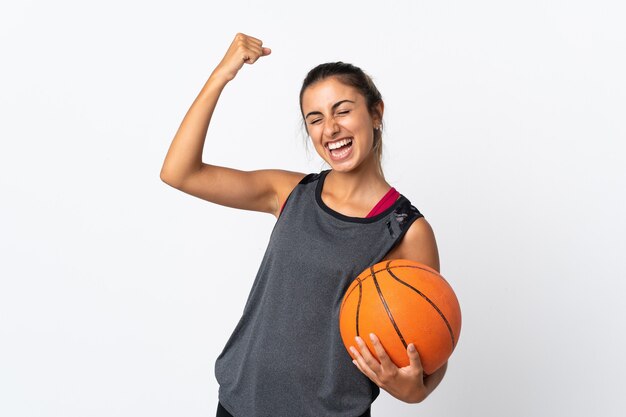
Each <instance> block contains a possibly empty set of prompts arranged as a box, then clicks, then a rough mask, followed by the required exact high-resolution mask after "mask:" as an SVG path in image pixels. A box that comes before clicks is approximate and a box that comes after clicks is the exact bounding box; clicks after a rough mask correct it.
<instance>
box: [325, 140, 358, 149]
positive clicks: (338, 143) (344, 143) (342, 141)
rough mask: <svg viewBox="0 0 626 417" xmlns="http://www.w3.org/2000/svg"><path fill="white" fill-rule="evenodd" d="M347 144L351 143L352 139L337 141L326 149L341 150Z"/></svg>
mask: <svg viewBox="0 0 626 417" xmlns="http://www.w3.org/2000/svg"><path fill="white" fill-rule="evenodd" d="M348 143H352V139H342V140H340V141H337V142H333V143H329V144H328V148H329V149H337V148H341V147H342V146H344V145H347V144H348Z"/></svg>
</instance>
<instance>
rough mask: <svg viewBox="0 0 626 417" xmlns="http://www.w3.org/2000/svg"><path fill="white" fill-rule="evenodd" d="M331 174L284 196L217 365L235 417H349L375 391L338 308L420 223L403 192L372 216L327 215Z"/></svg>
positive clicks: (223, 396)
mask: <svg viewBox="0 0 626 417" xmlns="http://www.w3.org/2000/svg"><path fill="white" fill-rule="evenodd" d="M328 172H330V170H325V171H322V172H320V173H311V174H309V175H307V176H305V177H304V178H303V179H302V180H301V181H300V183H299V184H298V185H297V186H296V187H295V188H294V189H293V190H292V191H291V193H290V194H289V197H288V198H287V201H286V204H285V205H284V209H283V212H282V213H281V214H280V216H279V218H278V220H277V221H276V224H275V225H274V228H273V230H272V233H271V235H270V238H269V243H268V246H267V249H266V252H265V254H264V256H263V260H262V261H261V265H260V267H259V270H258V272H257V275H256V278H255V280H254V283H253V284H252V288H251V290H250V293H249V295H248V300H247V301H246V304H245V306H244V309H243V314H242V316H241V318H240V320H239V322H238V324H237V326H236V327H235V329H234V331H233V333H232V334H231V336H230V338H229V339H228V341H227V342H226V345H225V346H224V348H223V350H222V352H221V353H220V355H219V356H218V358H217V360H216V361H215V368H214V369H215V377H216V379H217V381H218V383H219V385H220V387H219V395H218V397H219V402H220V403H221V404H222V405H223V406H224V407H225V408H226V409H227V410H228V412H230V413H231V414H233V415H234V416H235V417H320V416H324V417H355V416H358V415H361V414H362V413H363V412H364V411H365V410H367V409H368V408H369V407H370V405H371V403H372V402H373V401H374V400H375V399H376V397H377V396H378V395H379V393H380V389H379V387H378V386H377V385H376V384H375V383H373V382H372V381H371V380H370V379H369V378H368V377H367V376H365V375H364V374H363V373H361V371H359V370H358V368H357V367H356V366H355V365H354V364H353V363H352V358H351V357H350V354H349V353H348V351H347V350H346V348H345V346H344V345H343V342H342V339H341V334H340V332H339V308H340V306H341V301H342V299H343V296H344V293H345V291H346V289H347V288H348V286H349V285H350V283H351V282H352V280H354V279H355V278H356V277H357V276H358V275H359V274H360V273H361V272H362V271H363V270H364V269H365V268H368V267H370V266H372V265H374V264H376V263H378V262H380V261H381V260H382V259H383V258H384V257H385V255H386V254H387V253H388V252H389V251H390V250H391V249H393V248H394V247H395V246H396V245H397V244H398V243H399V242H400V240H401V239H402V237H403V236H404V233H406V231H407V230H408V228H409V226H410V225H411V224H412V223H413V221H415V220H416V219H418V218H420V217H423V216H422V214H421V213H420V212H419V210H418V209H417V208H415V207H414V206H413V205H412V204H411V202H410V201H409V200H408V199H407V198H406V197H405V196H403V195H402V194H400V197H399V198H398V199H397V200H396V201H395V202H394V203H393V204H392V205H391V206H390V207H388V208H387V209H385V210H384V211H383V212H381V213H378V214H376V215H374V216H372V217H367V218H361V217H351V216H346V215H344V214H341V213H339V212H337V211H334V210H333V209H331V208H330V207H328V206H326V204H325V203H324V201H323V200H322V197H321V195H322V187H323V184H324V179H325V177H326V175H327V174H328ZM354 346H355V347H356V346H357V345H356V342H355V344H354Z"/></svg>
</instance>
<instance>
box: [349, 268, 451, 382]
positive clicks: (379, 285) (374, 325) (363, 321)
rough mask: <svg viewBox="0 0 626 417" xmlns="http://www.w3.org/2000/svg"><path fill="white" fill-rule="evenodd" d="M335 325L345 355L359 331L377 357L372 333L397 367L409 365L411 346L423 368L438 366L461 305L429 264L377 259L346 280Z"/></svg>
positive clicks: (447, 352)
mask: <svg viewBox="0 0 626 417" xmlns="http://www.w3.org/2000/svg"><path fill="white" fill-rule="evenodd" d="M339 330H340V332H341V338H342V340H343V344H344V345H345V347H346V349H347V350H348V353H349V354H350V356H352V358H353V359H356V357H354V356H353V355H352V353H351V352H350V350H349V347H350V346H354V347H355V348H357V349H358V345H357V344H356V341H355V340H354V338H355V336H360V337H361V338H362V339H363V341H364V342H365V344H366V345H367V347H368V348H369V350H370V352H371V353H372V355H373V356H374V357H375V358H376V359H378V360H379V362H380V359H379V358H378V355H377V354H376V351H375V349H374V346H373V344H372V342H371V340H370V338H369V334H370V333H374V334H376V336H378V339H379V340H380V343H381V344H382V345H383V347H384V349H385V351H386V352H387V354H388V355H389V357H390V359H391V360H392V361H393V362H394V363H395V364H396V366H398V367H404V366H408V365H409V357H408V355H407V346H408V345H409V344H410V343H413V344H414V345H415V348H416V349H417V352H418V353H419V356H420V360H421V362H422V366H423V368H424V373H425V374H427V375H429V374H432V373H433V372H434V371H436V370H437V369H438V368H439V367H440V366H441V365H443V364H444V363H445V362H446V361H447V360H448V358H449V357H450V355H452V352H453V351H454V348H455V347H456V344H457V343H458V340H459V335H460V332H461V309H460V306H459V302H458V300H457V298H456V294H455V293H454V291H453V290H452V287H451V286H450V284H449V283H448V282H447V281H446V280H445V279H444V278H443V277H442V276H441V275H440V274H439V273H438V272H437V271H435V270H434V269H432V268H431V267H429V266H426V265H424V264H422V263H419V262H415V261H411V260H408V259H392V260H386V261H383V262H379V263H377V264H375V265H373V266H371V267H369V268H367V269H366V270H364V271H363V272H362V273H361V274H360V275H359V276H358V277H356V279H355V280H354V281H353V282H352V283H351V284H350V286H349V287H348V289H347V290H346V293H345V295H344V298H343V300H342V303H341V307H340V310H339Z"/></svg>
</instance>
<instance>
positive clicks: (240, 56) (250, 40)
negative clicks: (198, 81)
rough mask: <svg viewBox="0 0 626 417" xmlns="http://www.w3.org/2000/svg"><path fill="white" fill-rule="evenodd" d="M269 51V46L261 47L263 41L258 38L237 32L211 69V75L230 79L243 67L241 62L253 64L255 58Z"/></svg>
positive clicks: (267, 53)
mask: <svg viewBox="0 0 626 417" xmlns="http://www.w3.org/2000/svg"><path fill="white" fill-rule="evenodd" d="M271 52H272V50H271V49H270V48H266V47H263V42H262V41H261V40H260V39H257V38H254V37H252V36H248V35H244V34H243V33H238V34H237V35H235V39H234V40H233V42H232V43H231V44H230V47H229V48H228V51H226V55H224V58H222V61H221V62H220V63H219V64H218V65H217V67H216V68H215V70H213V75H218V76H220V77H224V79H225V80H226V81H231V80H232V79H233V78H235V76H236V75H237V73H238V72H239V70H240V69H241V67H243V64H254V63H255V62H256V60H257V59H259V58H260V57H262V56H266V55H269V54H270V53H271Z"/></svg>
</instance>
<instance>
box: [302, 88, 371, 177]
mask: <svg viewBox="0 0 626 417" xmlns="http://www.w3.org/2000/svg"><path fill="white" fill-rule="evenodd" d="M379 110H380V114H381V115H382V103H381V104H380V109H379ZM302 113H303V114H304V120H305V124H306V128H307V132H308V134H309V136H310V137H311V140H312V141H313V145H314V146H315V150H317V153H318V154H319V155H320V156H321V157H322V159H324V160H325V161H326V162H327V163H328V164H329V165H330V166H331V168H332V169H333V170H336V171H349V170H352V169H354V168H356V167H358V166H359V165H360V164H361V163H362V162H363V161H369V160H370V159H372V161H371V162H374V160H373V158H375V157H376V155H375V153H374V152H373V150H372V146H373V143H374V127H375V126H378V125H379V124H380V122H379V119H378V117H377V118H376V119H373V118H372V116H371V115H370V113H369V111H368V109H367V103H366V102H365V97H363V95H362V94H361V93H360V92H359V91H358V90H356V89H355V88H354V87H350V86H347V85H345V84H342V83H341V82H340V81H339V80H338V79H337V78H336V77H328V78H326V79H324V80H322V81H318V82H316V83H315V84H312V85H310V86H309V87H308V88H307V89H306V90H305V91H304V93H303V95H302ZM333 148H336V149H333Z"/></svg>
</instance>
